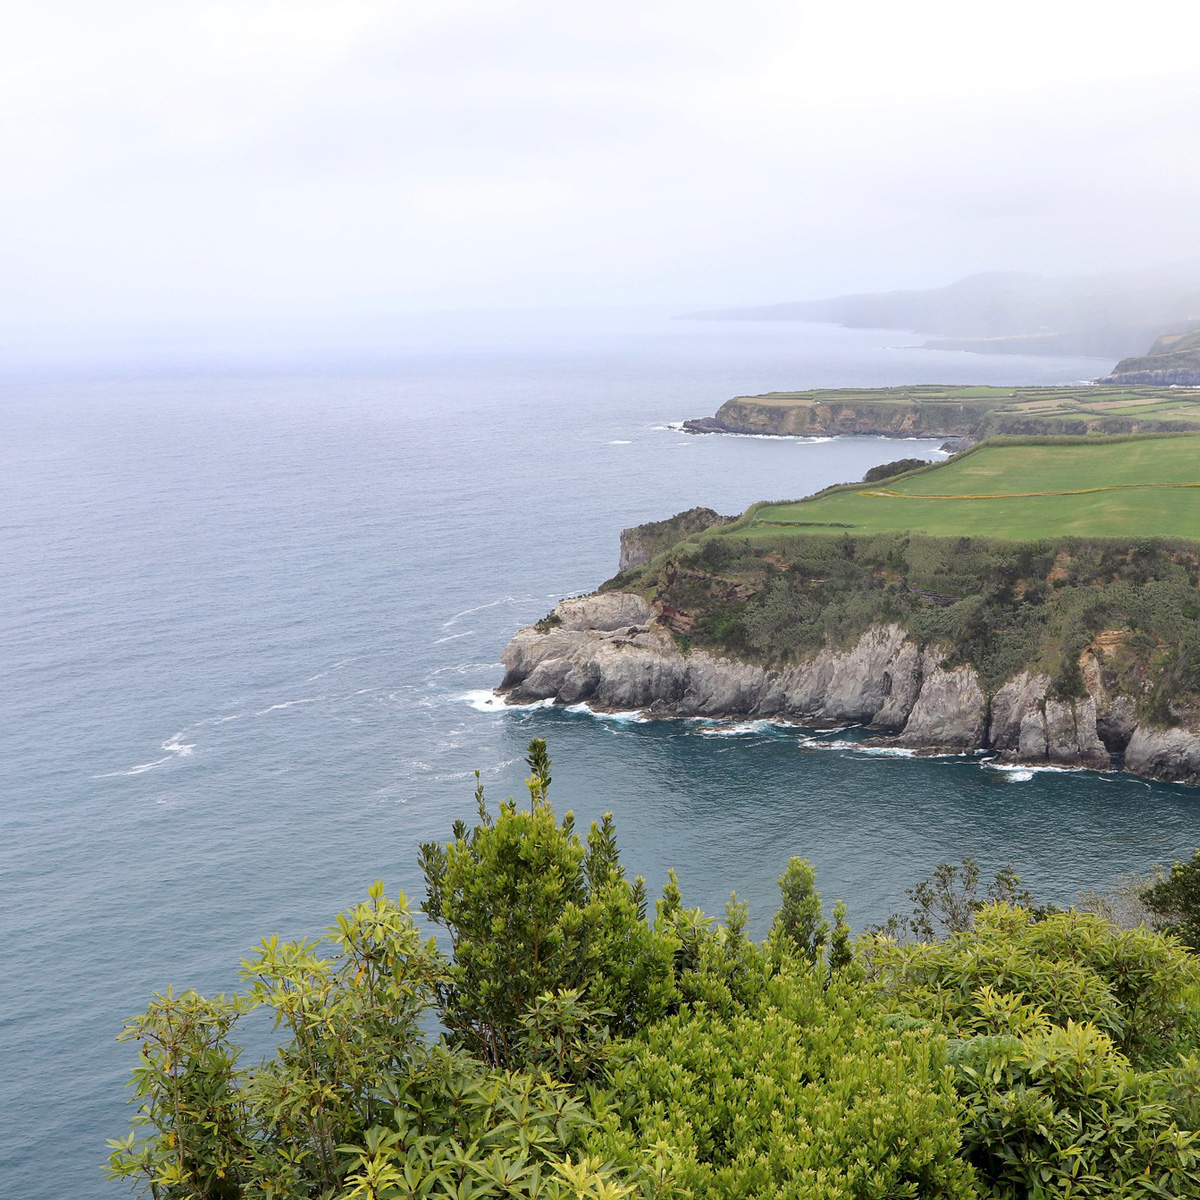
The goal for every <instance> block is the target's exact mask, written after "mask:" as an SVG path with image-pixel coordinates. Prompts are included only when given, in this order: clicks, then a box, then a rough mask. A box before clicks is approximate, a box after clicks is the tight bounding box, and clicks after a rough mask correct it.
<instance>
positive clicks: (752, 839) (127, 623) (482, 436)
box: [0, 313, 1200, 1200]
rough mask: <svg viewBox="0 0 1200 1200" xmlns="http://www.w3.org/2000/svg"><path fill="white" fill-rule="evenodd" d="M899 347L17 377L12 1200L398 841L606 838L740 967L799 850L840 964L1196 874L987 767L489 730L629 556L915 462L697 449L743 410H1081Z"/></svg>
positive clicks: (2, 385)
mask: <svg viewBox="0 0 1200 1200" xmlns="http://www.w3.org/2000/svg"><path fill="white" fill-rule="evenodd" d="M905 340H910V339H908V338H907V336H902V335H895V334H887V333H881V332H879V331H870V330H866V331H862V330H860V331H849V330H839V329H834V328H831V327H825V326H811V325H793V324H787V323H765V322H764V323H758V322H742V323H729V324H718V323H703V322H682V321H671V320H669V319H667V318H666V317H665V316H663V315H662V314H655V313H624V314H588V315H583V316H580V315H575V316H572V315H570V314H568V315H558V316H553V315H552V316H541V317H538V318H537V319H536V320H535V319H533V318H529V319H526V320H521V319H517V318H510V319H508V320H506V321H505V322H504V323H503V325H498V324H496V323H494V322H492V323H489V322H486V321H484V320H483V319H481V318H475V319H473V321H471V322H466V321H465V320H460V321H458V322H456V323H452V324H449V323H448V324H446V325H445V326H444V327H437V328H435V327H433V326H432V325H429V324H428V323H426V324H425V325H423V326H422V328H420V329H417V328H415V327H414V328H413V329H412V330H409V331H407V332H406V333H404V335H403V336H402V337H401V338H400V342H399V344H402V345H403V347H404V348H403V349H402V350H397V351H396V352H394V353H392V354H390V355H388V356H385V357H381V358H379V359H377V360H374V361H371V362H364V361H362V360H361V359H359V360H356V361H354V362H350V363H329V362H319V363H318V362H313V363H306V364H299V365H297V364H292V365H291V367H290V368H289V369H288V370H284V369H282V368H279V367H278V366H276V367H271V368H268V367H264V366H261V365H259V366H257V367H252V366H251V365H248V364H245V363H243V364H225V365H224V366H222V367H221V368H220V369H215V368H214V367H213V366H212V365H211V364H209V365H208V366H207V367H206V368H205V369H203V370H201V369H199V367H196V366H192V367H187V366H175V367H171V368H170V369H167V368H164V367H162V366H161V364H160V365H159V366H157V367H156V368H155V369H153V370H151V369H148V368H144V369H136V370H135V369H132V368H131V369H130V370H128V371H127V372H125V373H124V374H120V375H116V374H113V373H111V372H110V373H109V374H108V375H106V376H105V377H87V376H80V375H78V374H77V375H75V376H72V377H61V378H52V377H40V378H27V379H18V378H7V379H5V380H3V381H0V545H2V546H3V551H4V560H3V561H4V571H3V573H2V575H0V645H2V646H3V655H2V663H0V708H2V711H0V741H2V746H0V749H2V753H0V795H2V804H0V931H2V934H3V942H4V945H5V947H6V949H7V951H8V954H7V963H6V969H5V971H4V972H3V975H2V977H0V1060H2V1061H3V1062H4V1065H5V1070H4V1072H3V1076H2V1077H0V1108H2V1109H3V1111H4V1112H5V1114H6V1116H7V1119H6V1122H5V1129H4V1133H3V1134H2V1135H0V1179H3V1180H4V1188H3V1190H4V1192H5V1194H11V1195H13V1196H21V1197H24V1198H27V1200H42V1198H45V1200H49V1198H51V1197H58V1196H66V1195H71V1196H80V1197H84V1196H99V1197H115V1196H118V1195H122V1194H124V1190H123V1189H121V1188H118V1187H116V1186H114V1185H108V1184H105V1183H104V1182H103V1180H102V1178H101V1174H100V1171H101V1165H102V1163H103V1160H104V1153H105V1152H104V1139H105V1138H106V1137H115V1136H118V1135H119V1134H122V1133H123V1132H124V1129H125V1125H126V1122H127V1117H128V1113H127V1110H126V1109H125V1107H124V1095H125V1087H124V1085H125V1081H126V1079H127V1078H128V1075H129V1072H130V1070H131V1068H132V1066H133V1065H134V1057H135V1054H134V1052H133V1050H132V1049H131V1048H130V1047H129V1046H125V1045H117V1044H116V1043H115V1042H114V1038H115V1036H116V1034H117V1032H118V1031H119V1030H120V1028H121V1024H122V1022H123V1020H124V1019H125V1018H126V1017H128V1016H129V1015H131V1014H132V1013H134V1012H136V1011H138V1010H139V1009H141V1008H143V1007H144V1006H145V1004H146V1002H147V1000H148V998H149V996H150V993H151V992H152V991H154V990H161V989H163V988H165V987H166V985H167V984H168V983H173V984H174V985H175V986H176V987H177V988H183V987H196V988H198V989H200V990H203V991H221V990H226V989H229V988H232V987H235V986H236V985H237V964H238V961H239V959H240V957H241V956H242V955H243V954H244V953H245V952H246V951H247V949H248V948H249V947H250V946H251V945H252V944H253V943H254V942H255V941H256V940H257V938H258V937H259V936H261V935H263V934H269V933H273V932H278V933H280V934H281V935H283V936H286V937H299V936H308V935H312V934H315V933H316V932H318V931H319V930H321V929H322V928H323V927H325V926H326V925H328V924H329V923H330V922H331V921H332V918H333V915H334V913H335V912H336V911H338V910H339V909H340V908H343V907H345V906H347V905H349V904H351V903H353V902H355V901H356V900H358V899H360V898H361V897H362V896H363V895H364V894H365V891H366V888H367V886H368V884H369V883H370V882H371V881H372V880H374V879H378V878H381V879H383V880H384V881H385V883H386V886H387V888H388V890H389V892H393V893H394V892H395V891H396V890H397V889H401V888H402V889H403V890H404V891H405V892H406V893H407V894H408V895H409V897H410V898H411V899H412V901H413V903H414V904H416V903H417V902H419V900H420V897H421V885H420V877H419V873H418V870H417V867H416V851H417V846H418V844H419V843H420V842H422V841H424V840H428V839H436V838H445V837H447V836H449V831H450V825H451V822H452V821H453V820H454V819H455V818H456V817H464V818H467V819H469V818H470V817H471V816H472V813H473V807H472V790H473V788H474V785H475V778H474V774H473V773H474V771H475V770H476V769H478V770H479V771H480V772H481V776H482V780H483V782H484V784H485V787H486V788H487V790H488V794H489V795H490V797H491V798H492V800H493V801H496V800H499V799H501V798H503V797H505V796H508V795H510V794H514V793H519V792H520V790H521V788H522V780H523V776H524V774H525V772H524V764H523V762H522V756H523V754H524V749H525V745H526V743H527V742H528V741H529V739H530V738H532V737H545V738H546V739H547V740H548V742H549V746H550V753H551V756H552V759H553V761H554V768H553V780H554V781H553V786H552V797H553V799H554V800H555V803H556V804H557V806H558V807H559V808H560V809H563V808H566V807H571V808H574V809H575V810H576V812H577V814H578V815H579V817H580V818H581V819H583V820H588V819H591V818H592V817H595V816H598V815H599V814H601V813H602V812H604V811H606V810H610V809H611V810H612V811H613V812H614V813H615V814H616V817H617V825H618V831H619V835H620V840H621V844H622V847H623V852H624V858H625V861H626V863H627V865H628V867H629V869H630V870H631V872H637V873H641V874H643V875H645V876H646V878H647V880H648V883H649V886H650V889H651V892H652V893H653V892H656V891H657V890H658V889H659V888H661V886H662V883H663V881H664V879H665V876H666V871H667V869H668V867H674V868H675V869H676V871H677V872H678V874H679V876H680V879H681V882H682V885H683V888H684V895H685V899H686V900H687V902H688V903H689V904H690V905H701V906H703V907H705V908H706V909H708V910H710V911H716V912H719V911H720V908H721V906H722V904H723V903H724V901H725V899H726V898H727V897H728V894H729V892H730V891H731V890H733V889H735V888H736V889H737V891H738V892H739V894H740V896H741V898H742V899H744V900H747V901H748V902H749V903H750V906H751V923H752V926H753V928H754V929H755V930H756V931H758V932H761V931H762V929H763V927H764V925H765V923H766V921H767V920H768V919H769V917H770V915H771V912H772V911H773V906H774V901H775V890H774V881H775V879H776V878H777V877H778V875H779V874H780V873H781V872H782V870H783V868H784V866H785V865H786V862H787V858H788V856H789V855H793V854H800V855H804V856H806V857H808V858H809V859H810V860H811V861H812V862H813V864H814V865H815V867H816V869H817V875H818V885H819V887H820V889H821V891H822V893H823V895H824V896H825V898H826V900H827V902H828V903H830V904H831V903H832V901H833V900H835V899H837V898H845V899H846V900H847V901H848V902H849V903H850V916H851V920H852V922H853V923H854V924H855V926H856V927H859V928H861V927H862V926H863V925H865V924H867V923H869V922H872V921H877V920H880V919H882V918H884V917H885V916H886V915H887V914H888V913H889V912H890V911H892V910H893V909H894V908H896V907H898V906H899V905H900V904H901V903H902V901H903V892H904V888H905V887H907V886H910V885H911V884H912V883H913V882H914V881H916V880H917V879H919V878H921V877H922V876H923V875H925V874H927V873H928V872H929V870H930V869H931V868H932V867H933V866H934V865H935V864H936V863H937V862H938V861H939V860H941V859H946V858H953V859H957V858H961V857H962V856H963V855H964V854H974V855H976V856H977V857H978V858H979V859H980V861H981V862H982V863H983V864H984V865H985V866H987V867H990V868H993V869H994V868H995V867H996V866H999V865H1000V864H1002V863H1005V862H1008V861H1011V862H1012V863H1013V864H1014V865H1015V866H1016V868H1017V870H1018V872H1019V873H1020V874H1021V875H1022V876H1023V878H1024V879H1025V881H1026V883H1027V884H1028V885H1029V886H1030V887H1031V889H1032V890H1033V891H1034V893H1035V894H1036V895H1038V896H1039V897H1044V898H1046V899H1050V900H1054V901H1057V902H1059V903H1065V902H1070V901H1071V900H1072V899H1073V898H1074V896H1075V894H1076V892H1077V891H1078V890H1079V889H1080V888H1081V887H1086V886H1093V885H1105V884H1108V883H1110V882H1111V881H1112V880H1113V879H1114V878H1115V877H1116V876H1117V875H1119V874H1122V873H1125V872H1128V871H1133V870H1140V869H1144V868H1145V867H1146V866H1147V865H1149V864H1150V863H1151V862H1154V861H1163V860H1167V861H1169V860H1170V859H1172V858H1174V857H1176V856H1182V855H1189V854H1190V853H1191V851H1192V850H1193V849H1194V848H1195V846H1196V845H1197V843H1200V792H1197V791H1194V790H1191V789H1186V788H1177V787H1171V786H1167V785H1150V784H1147V783H1144V782H1142V781H1140V780H1136V779H1132V778H1130V777H1127V776H1122V775H1104V776H1101V775H1096V774H1091V773H1086V772H1001V771H997V770H994V769H992V768H990V767H988V766H987V765H986V764H984V763H981V762H980V761H979V759H977V758H976V759H959V758H943V759H913V758H902V757H896V756H889V755H886V754H880V753H878V752H873V751H867V750H864V749H862V748H858V747H856V746H855V744H854V741H853V736H852V731H847V732H846V733H845V734H841V735H821V736H818V737H810V736H808V735H806V734H804V733H803V732H802V731H798V730H795V729H791V728H786V727H777V726H770V725H766V724H762V723H751V724H745V725H732V726H720V725H712V724H707V723H704V722H664V723H649V722H640V721H637V720H633V719H630V718H628V717H625V718H621V717H618V718H613V717H607V718H597V717H593V716H591V715H589V714H586V713H582V712H574V711H562V710H553V709H545V708H539V709H531V710H502V709H498V708H496V707H495V706H492V705H489V704H488V702H487V692H488V690H489V689H490V688H491V687H492V686H494V685H495V684H496V683H497V682H498V680H499V677H500V668H499V666H498V656H499V652H500V649H501V648H502V646H503V644H504V642H505V640H506V639H507V638H508V637H509V636H510V635H511V633H512V632H513V631H514V630H516V629H517V628H519V627H520V626H522V625H524V624H527V623H529V622H531V621H533V620H536V619H537V618H539V617H540V616H542V615H543V614H544V613H546V612H547V611H548V610H549V609H550V608H551V607H552V606H553V604H554V603H555V602H556V601H557V600H558V599H559V598H560V597H562V596H563V595H567V594H570V593H572V592H576V591H586V590H590V589H591V588H593V587H594V586H596V585H597V584H598V583H600V582H601V581H602V580H603V579H605V578H606V577H608V576H609V575H611V574H612V573H613V572H614V571H615V569H616V560H617V546H618V544H617V539H618V534H619V531H620V529H621V528H622V527H623V526H626V525H631V524H634V523H637V522H640V521H646V520H654V519H658V518H661V517H664V516H667V515H670V514H671V513H674V512H676V511H679V510H681V509H684V508H689V507H691V506H693V505H697V504H706V505H709V506H711V507H714V508H717V509H718V510H720V511H723V512H730V513H733V512H738V511H740V510H741V509H743V508H745V507H746V506H747V505H748V504H750V503H751V502H753V501H755V500H759V499H767V498H774V499H786V498H795V497H799V496H802V495H805V494H808V493H811V492H813V491H815V490H817V489H819V488H821V487H823V486H826V485H828V484H830V483H835V482H840V481H843V480H851V479H857V478H860V477H861V476H862V474H863V472H864V471H865V470H866V468H867V467H869V466H871V465H873V464H876V463H879V462H884V461H887V460H889V459H893V458H898V457H907V456H910V455H913V454H919V455H922V456H929V457H936V446H937V443H936V442H930V441H925V442H903V443H897V442H884V441H880V440H877V439H870V438H848V439H837V440H833V441H821V442H803V441H793V440H784V439H769V438H732V437H719V436H705V437H694V436H690V435H687V434H684V433H682V432H680V431H679V430H678V429H677V428H676V427H675V426H676V424H677V423H678V422H679V421H681V420H682V419H684V418H686V417H695V416H704V415H709V414H711V413H713V412H714V411H715V410H716V408H717V406H718V405H719V404H720V403H721V402H722V401H723V400H725V399H727V398H728V397H730V396H732V395H735V394H738V393H755V392H764V391H769V390H776V389H786V388H794V387H808V386H821V387H832V386H850V385H854V386H882V385H895V384H903V383H909V382H941V383H952V382H979V383H995V384H1010V383H1011V384H1014V385H1015V384H1028V383H1071V382H1075V381H1077V380H1080V379H1084V378H1088V377H1091V376H1095V375H1098V374H1100V373H1102V372H1103V371H1104V370H1105V369H1107V367H1108V366H1109V365H1110V364H1107V363H1101V362H1097V361H1096V360H1087V359H1047V358H1024V357H1016V356H981V355H961V354H932V353H929V352H926V351H921V350H914V349H888V348H887V347H888V345H889V343H893V342H898V341H905Z"/></svg>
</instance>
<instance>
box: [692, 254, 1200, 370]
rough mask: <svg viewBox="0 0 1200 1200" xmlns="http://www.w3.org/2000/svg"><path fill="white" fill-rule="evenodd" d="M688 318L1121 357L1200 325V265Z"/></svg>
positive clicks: (1004, 279)
mask: <svg viewBox="0 0 1200 1200" xmlns="http://www.w3.org/2000/svg"><path fill="white" fill-rule="evenodd" d="M688 316H689V317H690V318H692V319H700V320H718V321H830V322H834V323H836V324H838V325H845V326H849V327H851V328H854V329H903V330H906V331H909V332H912V333H916V334H919V335H922V336H924V337H925V338H926V339H927V340H926V341H925V343H924V344H925V345H926V346H927V347H929V348H930V349H938V350H977V351H986V352H988V353H993V354H994V353H998V352H1000V353H1003V352H1011V353H1014V354H1064V355H1095V356H1097V357H1102V358H1120V357H1123V356H1126V355H1131V354H1141V353H1144V352H1145V348H1146V347H1147V346H1148V345H1150V344H1151V343H1152V342H1153V341H1154V340H1155V339H1156V338H1158V337H1159V336H1160V335H1162V334H1163V333H1164V332H1168V331H1178V330H1182V329H1188V328H1191V327H1193V326H1195V325H1197V324H1200V265H1191V266H1189V267H1187V268H1172V269H1159V270H1146V271H1123V272H1119V273H1118V272H1113V273H1109V274H1104V275H1083V276H1074V277H1071V278H1060V279H1053V278H1047V277H1045V276H1041V275H1032V274H1021V273H1016V272H990V273H985V274H979V275H969V276H967V277H966V278H965V279H960V280H958V281H956V282H955V283H951V284H949V285H948V286H946V287H941V288H930V289H926V290H920V291H918V290H914V291H899V292H873V293H864V294H861V295H852V296H834V297H831V298H829V299H824V300H797V301H791V302H788V303H785V304H770V305H764V306H760V307H755V308H731V309H717V310H710V311H707V312H697V313H689V314H688Z"/></svg>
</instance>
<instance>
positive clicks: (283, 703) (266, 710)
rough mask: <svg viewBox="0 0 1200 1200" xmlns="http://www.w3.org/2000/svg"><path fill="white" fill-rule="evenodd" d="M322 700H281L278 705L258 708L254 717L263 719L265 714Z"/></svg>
mask: <svg viewBox="0 0 1200 1200" xmlns="http://www.w3.org/2000/svg"><path fill="white" fill-rule="evenodd" d="M322 699H324V697H322V696H306V697H305V698H304V699H301V700H283V701H281V702H280V703H279V704H272V705H270V706H269V707H267V708H260V709H259V710H258V711H257V712H256V713H255V714H254V715H255V716H256V717H265V716H266V715H267V713H273V712H275V711H276V710H277V709H280V708H295V707H296V705H297V704H319V703H320V702H321V700H322Z"/></svg>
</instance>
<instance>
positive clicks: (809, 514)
mask: <svg viewBox="0 0 1200 1200" xmlns="http://www.w3.org/2000/svg"><path fill="white" fill-rule="evenodd" d="M787 530H795V532H797V533H809V534H812V533H829V534H841V533H845V532H849V533H852V534H856V535H858V534H874V533H883V532H888V531H893V530H912V531H914V532H921V533H927V534H930V535H932V536H940V537H947V536H961V535H971V536H977V537H995V538H1006V539H1034V538H1047V537H1063V536H1078V537H1171V538H1189V539H1193V540H1200V434H1197V435H1191V434H1188V435H1182V436H1174V437H1139V438H1130V439H1113V440H1096V441H1091V442H1087V443H1069V442H1066V443H1065V442H1053V441H1046V442H1040V443H1036V442H1013V443H1011V444H1005V443H1003V442H1000V443H992V444H988V445H984V446H980V447H978V448H976V449H974V450H972V451H969V452H967V453H965V454H963V455H960V456H959V457H957V458H955V459H953V460H952V461H950V462H948V463H945V464H943V465H939V466H936V467H932V468H928V469H926V470H923V471H918V472H916V473H913V474H910V475H905V476H901V477H898V478H897V479H895V480H885V481H884V482H883V483H880V484H875V485H853V486H847V487H844V488H840V489H836V490H834V491H832V492H827V493H824V494H822V495H820V496H817V497H814V498H812V499H809V500H801V501H797V502H793V503H786V504H765V505H761V506H757V507H755V508H754V509H752V510H750V512H749V513H748V514H747V516H746V517H745V518H744V519H743V521H741V522H738V523H737V524H736V525H734V526H731V527H728V528H727V529H726V530H722V531H720V532H718V531H713V533H712V534H710V535H707V536H722V535H723V534H726V533H728V534H732V533H734V531H736V532H737V533H738V534H739V535H742V536H744V535H746V534H749V535H750V536H755V535H768V534H769V535H771V536H776V537H777V536H778V535H779V534H780V533H781V532H785V531H787Z"/></svg>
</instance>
